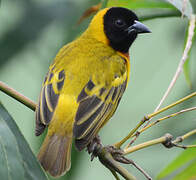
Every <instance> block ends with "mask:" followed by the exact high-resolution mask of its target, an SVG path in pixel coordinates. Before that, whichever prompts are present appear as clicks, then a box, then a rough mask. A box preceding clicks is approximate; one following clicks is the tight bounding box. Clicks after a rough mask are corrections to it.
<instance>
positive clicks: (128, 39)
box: [104, 7, 150, 53]
mask: <svg viewBox="0 0 196 180" xmlns="http://www.w3.org/2000/svg"><path fill="white" fill-rule="evenodd" d="M104 31H105V34H106V36H107V38H108V39H109V43H110V46H111V47H112V48H113V49H115V50H117V51H120V52H123V53H127V52H128V50H129V47H130V46H131V44H132V43H133V42H134V40H135V39H136V37H137V34H139V33H147V32H150V31H149V29H148V28H147V27H146V26H144V25H143V24H142V23H140V22H139V21H138V17H137V16H136V14H135V13H134V12H132V11H130V10H129V9H126V8H121V7H112V8H110V9H109V10H108V11H107V12H106V14H105V15H104Z"/></svg>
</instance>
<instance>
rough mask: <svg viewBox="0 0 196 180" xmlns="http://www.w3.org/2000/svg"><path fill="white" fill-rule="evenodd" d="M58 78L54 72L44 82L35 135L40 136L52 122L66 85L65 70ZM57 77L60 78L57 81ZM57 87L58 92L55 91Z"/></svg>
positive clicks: (37, 109) (60, 72) (48, 74)
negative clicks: (62, 90) (60, 95)
mask: <svg viewBox="0 0 196 180" xmlns="http://www.w3.org/2000/svg"><path fill="white" fill-rule="evenodd" d="M57 75H58V76H54V73H53V72H48V73H47V76H46V78H45V80H44V84H43V87H42V90H41V93H40V98H39V103H38V106H37V108H36V128H35V134H36V136H39V135H40V134H42V133H43V132H44V130H45V128H46V127H47V126H48V124H49V123H50V122H51V120H52V117H53V114H54V111H55V108H56V106H57V103H58V99H59V94H60V90H61V89H62V87H63V85H64V80H65V73H64V70H61V71H59V72H57ZM55 77H58V78H57V79H56V78H55ZM56 87H57V90H58V91H55V89H56Z"/></svg>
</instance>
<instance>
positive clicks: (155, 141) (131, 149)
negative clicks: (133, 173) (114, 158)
mask: <svg viewBox="0 0 196 180" xmlns="http://www.w3.org/2000/svg"><path fill="white" fill-rule="evenodd" d="M172 138H173V136H172V135H170V134H165V135H164V136H163V137H160V138H157V139H153V140H150V141H147V142H144V143H141V144H138V145H136V146H133V147H129V148H126V149H124V153H123V154H124V155H127V154H130V153H132V152H135V151H138V150H140V149H144V148H146V147H149V146H153V145H155V144H160V143H164V142H167V141H171V140H172Z"/></svg>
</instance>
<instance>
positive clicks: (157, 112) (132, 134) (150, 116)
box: [114, 91, 196, 148]
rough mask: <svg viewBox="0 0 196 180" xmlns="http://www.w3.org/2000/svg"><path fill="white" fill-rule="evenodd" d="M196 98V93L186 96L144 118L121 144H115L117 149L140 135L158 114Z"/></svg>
mask: <svg viewBox="0 0 196 180" xmlns="http://www.w3.org/2000/svg"><path fill="white" fill-rule="evenodd" d="M194 96H196V91H195V92H194V93H191V94H190V95H188V96H186V97H184V98H182V99H180V100H178V101H176V102H174V103H172V104H170V105H168V106H166V107H164V108H162V109H160V110H158V111H156V112H154V113H152V114H149V115H147V116H144V118H143V119H142V120H141V121H140V122H139V123H138V125H137V126H136V127H135V128H134V129H133V130H131V131H130V133H129V134H128V135H127V136H126V137H125V138H123V139H122V140H120V141H119V142H117V143H115V144H114V146H115V147H117V148H120V147H121V146H122V145H123V144H124V143H125V142H126V141H127V140H128V139H130V138H131V137H134V136H136V135H138V134H140V132H139V131H137V130H138V129H139V128H140V127H141V126H142V125H143V124H144V123H145V122H146V121H148V120H149V119H151V118H152V117H154V116H156V115H158V114H160V113H162V112H164V111H166V110H168V109H170V108H172V107H174V106H176V105H178V104H180V103H182V102H184V101H186V100H188V99H190V98H193V97H194ZM136 131H137V132H136Z"/></svg>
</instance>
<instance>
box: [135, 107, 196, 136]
mask: <svg viewBox="0 0 196 180" xmlns="http://www.w3.org/2000/svg"><path fill="white" fill-rule="evenodd" d="M193 110H196V107H192V108H187V109H183V110H181V111H178V112H176V113H173V114H170V115H168V116H165V117H163V118H160V119H157V120H156V121H154V122H152V123H151V124H148V125H147V126H145V127H144V128H142V129H141V130H139V131H138V132H139V134H141V133H142V132H144V131H145V130H147V129H148V128H150V127H152V126H154V125H156V124H157V123H159V122H161V121H164V120H166V119H169V118H171V117H175V116H177V115H180V114H182V113H185V112H189V111H193Z"/></svg>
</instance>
